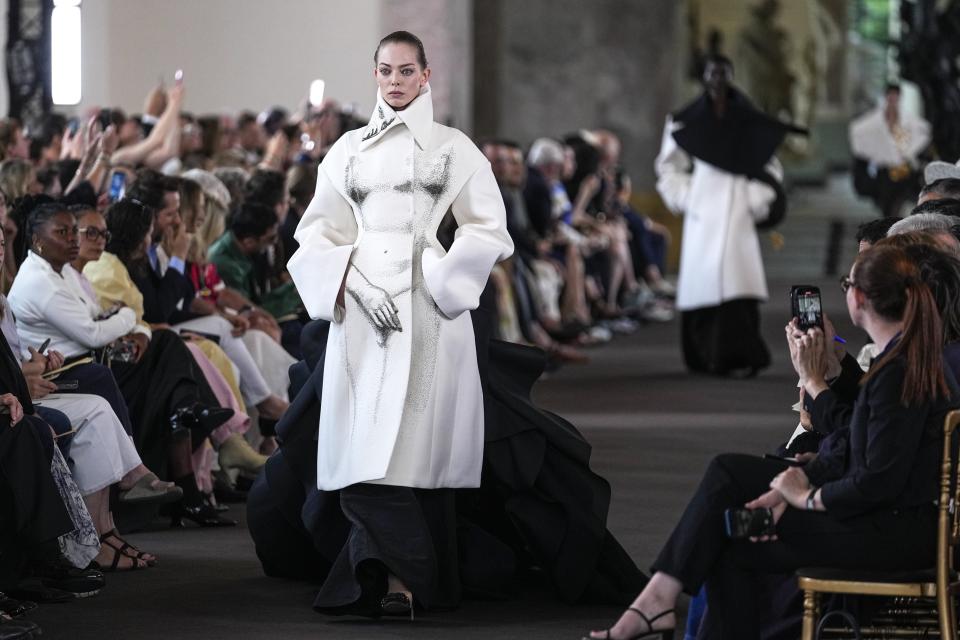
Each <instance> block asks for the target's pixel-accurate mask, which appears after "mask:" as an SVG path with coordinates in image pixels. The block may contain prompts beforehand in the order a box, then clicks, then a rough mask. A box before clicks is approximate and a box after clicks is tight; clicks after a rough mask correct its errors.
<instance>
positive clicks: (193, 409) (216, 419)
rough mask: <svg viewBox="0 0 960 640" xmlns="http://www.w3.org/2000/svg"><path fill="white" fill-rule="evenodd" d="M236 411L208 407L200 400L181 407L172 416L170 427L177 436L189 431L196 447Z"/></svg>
mask: <svg viewBox="0 0 960 640" xmlns="http://www.w3.org/2000/svg"><path fill="white" fill-rule="evenodd" d="M233 414H234V411H233V409H229V408H222V407H207V406H205V405H203V404H201V403H199V402H195V403H193V404H192V405H189V406H186V407H180V408H178V409H177V410H176V411H174V412H173V415H172V416H170V427H171V428H172V430H173V433H174V435H175V436H177V435H180V434H183V433H189V434H190V436H191V440H192V442H193V447H194V448H196V447H197V446H199V445H200V443H202V442H203V441H204V440H206V439H207V438H208V437H209V436H210V434H211V433H213V432H214V430H216V428H217V427H219V426H221V425H222V424H223V423H225V422H226V421H227V420H229V419H230V418H232V417H233Z"/></svg>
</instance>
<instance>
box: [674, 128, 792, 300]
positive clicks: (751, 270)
mask: <svg viewBox="0 0 960 640" xmlns="http://www.w3.org/2000/svg"><path fill="white" fill-rule="evenodd" d="M678 126H680V125H678V124H677V123H674V122H673V120H672V119H671V118H670V117H668V118H667V123H666V127H665V128H664V131H663V141H662V143H661V147H660V154H659V155H658V156H657V159H656V164H655V169H656V173H657V191H658V192H659V193H660V197H661V198H663V201H664V203H665V204H666V205H667V207H668V208H669V209H670V210H671V211H673V212H674V213H676V214H683V216H684V221H683V239H682V241H681V245H680V277H679V280H678V283H677V303H676V304H677V309H679V310H680V311H690V310H693V309H700V308H703V307H714V306H718V305H720V304H721V303H723V302H726V301H728V300H736V299H742V298H748V299H755V300H766V299H767V297H768V293H767V281H766V276H765V274H764V271H763V259H762V257H761V255H760V241H759V238H758V236H757V230H756V227H755V225H756V223H757V222H762V221H763V220H765V219H766V218H767V216H768V215H769V209H770V205H771V204H772V203H773V201H774V200H775V199H776V192H775V191H774V190H773V188H772V187H770V186H769V185H766V184H764V183H762V182H759V181H756V180H749V179H748V178H746V177H744V176H741V175H735V174H732V173H729V172H727V171H724V170H722V169H720V168H718V167H715V166H713V165H711V164H708V163H706V162H704V161H702V160H699V159H697V158H691V157H690V155H689V154H687V153H686V152H685V151H684V150H683V149H681V148H680V147H679V146H678V145H677V143H676V141H675V140H674V139H673V135H672V133H673V131H674V130H675V128H676V127H678ZM767 169H768V170H769V171H771V172H772V173H774V175H776V176H777V177H778V178H780V176H781V175H782V169H781V168H780V165H779V162H777V160H776V158H773V159H772V160H771V162H770V164H768V165H767Z"/></svg>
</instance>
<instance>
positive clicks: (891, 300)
mask: <svg viewBox="0 0 960 640" xmlns="http://www.w3.org/2000/svg"><path fill="white" fill-rule="evenodd" d="M843 286H844V289H845V290H846V297H847V307H848V310H849V312H850V315H851V320H852V321H853V322H854V324H855V325H857V326H860V327H861V328H863V329H865V330H866V331H867V333H868V334H869V335H870V337H871V338H872V339H873V341H874V342H875V343H877V344H878V345H880V346H881V349H882V351H881V355H880V357H879V358H878V359H877V360H876V361H874V363H873V365H872V366H871V368H870V371H869V372H868V373H867V375H866V376H865V377H864V379H863V382H862V384H861V386H860V391H859V394H858V396H857V399H856V402H855V404H854V406H853V409H852V412H851V413H850V416H851V419H850V422H849V436H848V440H847V444H846V448H845V451H844V452H843V453H845V455H843V456H842V457H841V458H840V459H841V460H842V465H841V466H840V467H839V468H830V466H829V465H816V464H815V463H816V462H817V460H819V458H820V456H819V455H818V458H817V460H814V461H811V462H810V463H808V464H807V465H806V466H805V467H787V466H786V465H784V464H783V463H780V462H778V461H772V460H765V459H762V458H756V457H753V456H748V455H734V454H728V455H723V456H719V457H718V458H716V459H714V461H713V462H712V463H711V465H710V467H709V468H708V470H707V472H706V475H705V476H704V479H703V481H702V483H701V485H700V488H699V489H698V490H697V493H696V494H695V496H694V498H693V499H692V501H691V502H690V503H689V505H688V507H687V509H686V511H685V513H684V514H683V516H682V517H681V519H680V522H679V523H678V525H677V527H676V529H675V530H674V532H673V534H672V535H671V537H670V539H669V541H668V543H667V545H666V546H665V547H664V549H663V550H662V551H661V553H660V555H659V557H658V558H657V560H656V561H655V562H654V565H653V567H654V570H655V572H656V573H655V574H654V576H653V577H652V578H651V580H650V582H649V583H648V585H647V586H646V587H645V588H644V590H643V591H642V592H641V593H640V595H639V596H638V597H637V599H636V600H635V601H634V603H633V605H632V607H631V608H630V610H628V611H627V612H625V613H624V614H623V616H622V617H621V618H620V620H618V621H617V623H616V625H615V626H614V627H613V628H611V629H610V633H609V635H607V636H605V635H603V634H604V633H605V632H593V633H592V634H591V635H592V637H596V638H603V637H611V638H629V637H635V636H638V635H640V634H643V633H649V634H650V635H653V634H652V633H650V632H651V631H654V632H655V631H659V630H667V629H672V628H673V627H674V625H675V623H676V620H675V616H674V613H673V606H674V605H675V603H676V599H677V597H678V596H679V594H680V591H681V590H685V591H687V592H688V593H696V591H697V590H699V588H700V586H701V585H703V584H705V585H706V590H707V600H708V613H707V619H706V620H705V622H704V625H705V628H706V629H707V630H709V632H710V633H711V634H714V635H715V636H716V637H720V638H730V639H731V640H732V639H737V640H743V639H749V638H759V637H760V635H759V629H758V625H759V620H760V618H761V617H762V616H763V613H764V612H763V611H758V610H757V602H758V601H759V600H758V598H759V595H760V594H759V593H757V592H756V591H755V589H754V585H756V584H757V578H759V577H762V576H764V575H768V574H771V573H780V574H782V573H790V572H792V571H794V570H796V569H797V568H799V567H802V566H805V565H810V564H814V565H818V566H835V567H841V568H851V569H874V568H877V569H879V568H883V569H888V570H889V569H894V570H895V569H903V570H913V569H922V568H927V567H929V566H931V565H932V564H933V561H934V558H935V556H936V549H935V544H934V541H935V533H936V523H937V507H936V504H935V500H936V497H937V493H938V477H937V476H938V469H939V464H938V462H939V460H940V456H941V451H940V449H941V436H940V430H941V427H942V423H943V416H944V415H945V414H946V412H947V411H948V410H949V408H950V407H951V406H952V405H953V403H954V401H955V399H956V392H957V390H956V388H955V387H954V385H953V380H952V376H948V375H947V374H946V372H945V369H944V365H943V356H942V353H943V345H942V339H943V329H942V324H941V322H940V317H939V314H938V313H937V308H936V302H935V300H934V298H933V295H932V293H931V291H930V288H929V287H928V286H927V285H926V283H925V282H924V281H923V280H922V278H921V273H920V271H919V269H918V268H917V266H916V265H915V264H914V263H913V262H911V260H910V258H909V256H908V255H907V254H906V253H905V252H904V251H903V250H902V249H899V248H897V247H893V246H877V247H873V248H871V249H868V250H867V251H865V252H864V253H862V254H860V255H859V256H858V258H857V260H856V262H855V264H854V266H853V268H852V269H851V271H850V275H849V276H848V278H846V279H845V280H844V285H843ZM824 348H825V347H824V334H823V332H822V331H820V330H819V329H811V330H810V331H809V332H807V333H806V334H804V335H803V336H802V337H800V338H797V339H796V349H797V354H798V355H797V362H798V365H799V367H798V368H799V369H800V372H801V379H802V384H803V387H804V390H805V392H806V394H807V395H808V396H809V398H810V401H811V402H812V404H813V407H814V412H813V413H814V415H816V413H817V412H818V411H821V410H823V409H824V408H825V407H826V406H827V405H830V404H832V403H833V392H832V391H831V390H830V389H829V388H828V387H827V385H826V382H825V379H824V377H825V374H826V371H825V364H824V358H823V357H822V355H820V354H821V353H822V351H823V349H824ZM868 443H870V446H869V447H868V446H867V444H868ZM820 455H822V454H820ZM758 496H759V497H758ZM744 503H746V507H747V508H750V509H756V508H770V509H772V510H773V515H774V521H775V523H776V538H775V539H769V540H764V541H759V542H756V543H753V542H749V541H741V540H731V539H729V538H727V537H726V535H725V534H724V532H723V527H722V526H721V520H722V518H723V512H724V511H725V510H726V509H728V508H740V507H742V506H743V505H744ZM824 540H829V544H825V543H824V542H823V541H824Z"/></svg>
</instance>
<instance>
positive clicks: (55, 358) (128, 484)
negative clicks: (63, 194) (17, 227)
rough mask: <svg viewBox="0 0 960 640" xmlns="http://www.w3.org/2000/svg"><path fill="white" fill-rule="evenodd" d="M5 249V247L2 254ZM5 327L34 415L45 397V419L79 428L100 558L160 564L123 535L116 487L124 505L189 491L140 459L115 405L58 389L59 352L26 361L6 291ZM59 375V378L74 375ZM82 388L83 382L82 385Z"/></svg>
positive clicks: (76, 472) (74, 466)
mask: <svg viewBox="0 0 960 640" xmlns="http://www.w3.org/2000/svg"><path fill="white" fill-rule="evenodd" d="M3 251H4V248H3V246H2V245H0V255H2V254H3ZM0 318H2V320H0V329H2V333H3V337H4V340H6V342H7V344H8V345H9V348H10V355H11V356H12V360H13V362H14V363H18V364H19V365H20V367H21V369H22V372H21V373H22V376H23V377H24V381H25V383H26V388H27V390H28V393H29V396H28V397H23V398H19V400H20V401H21V404H22V405H23V406H24V407H25V409H26V410H27V413H28V414H30V413H32V412H33V406H32V403H31V401H32V400H41V399H42V400H43V406H37V407H36V413H37V414H38V415H39V417H40V418H42V419H45V420H47V421H49V415H48V413H49V412H50V411H51V410H53V411H57V412H61V413H63V414H64V415H65V416H66V418H67V419H68V420H69V423H70V425H71V426H72V427H73V430H74V431H75V432H76V433H74V434H73V435H72V436H71V438H70V448H69V455H68V459H69V462H70V470H71V472H72V475H73V479H74V481H75V482H76V485H77V488H78V489H79V491H80V494H81V495H82V496H83V500H84V503H85V504H86V506H87V511H89V513H90V515H91V517H92V519H93V524H94V526H95V527H96V530H97V535H98V536H99V538H100V543H101V545H102V547H101V549H100V553H99V555H98V556H97V557H96V560H97V562H98V563H99V564H100V565H101V566H102V567H105V568H106V570H107V571H118V570H129V569H137V568H142V567H145V566H147V564H148V563H149V564H155V563H156V558H155V557H154V556H152V555H150V554H145V553H141V552H140V551H138V550H136V549H135V548H134V547H132V546H131V545H129V544H128V543H127V542H125V541H124V540H123V539H122V538H120V536H119V534H118V533H117V530H116V527H115V526H114V524H113V515H112V513H111V510H110V493H109V492H110V487H111V486H112V485H114V484H118V485H119V488H120V490H121V493H120V497H119V500H120V502H121V503H142V502H171V501H176V500H179V499H180V498H181V497H182V496H183V492H182V491H181V490H180V489H179V488H177V487H175V486H173V485H172V484H170V483H166V482H161V481H160V480H159V479H158V478H157V476H156V475H155V474H153V473H152V472H150V470H149V469H147V468H146V467H145V466H144V465H143V463H142V462H141V460H140V456H139V455H138V454H137V451H136V449H135V448H134V445H133V441H132V440H131V439H130V437H129V436H128V435H127V433H126V431H125V430H124V425H123V424H122V423H121V422H120V420H119V419H118V418H117V415H116V414H115V413H114V411H113V409H111V407H110V404H109V403H108V402H107V401H106V400H104V399H103V398H101V397H99V396H97V395H88V394H80V393H57V384H56V383H55V382H52V381H50V380H47V379H45V378H44V377H43V374H45V373H51V372H53V371H55V370H56V369H57V368H58V367H59V366H60V365H62V364H63V356H62V355H61V354H59V353H58V352H56V351H49V352H48V354H47V355H43V354H40V353H38V352H37V351H36V350H35V349H33V348H32V347H31V348H30V349H29V351H30V354H31V358H30V360H23V352H24V350H23V349H22V347H21V344H20V337H19V336H18V335H17V329H16V324H15V322H14V319H13V314H12V313H11V311H10V309H9V308H8V306H7V300H6V298H5V297H4V296H3V295H2V294H0ZM73 375H76V374H74V373H73V372H71V373H70V374H69V376H68V375H61V376H58V377H57V381H61V380H65V379H66V378H67V377H72V376H73ZM78 386H79V385H78Z"/></svg>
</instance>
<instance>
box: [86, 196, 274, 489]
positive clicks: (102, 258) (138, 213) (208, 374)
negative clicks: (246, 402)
mask: <svg viewBox="0 0 960 640" xmlns="http://www.w3.org/2000/svg"><path fill="white" fill-rule="evenodd" d="M108 213H110V214H111V215H112V216H114V217H119V216H123V215H131V216H135V217H137V218H139V219H141V220H142V221H143V225H144V227H143V229H142V230H134V231H133V232H132V233H131V234H130V235H129V236H119V237H118V241H119V240H121V239H122V238H123V237H130V238H137V237H140V238H142V237H143V236H145V235H146V234H147V233H148V230H149V225H150V215H149V214H148V213H146V212H144V211H143V207H141V206H140V205H138V204H135V203H133V202H126V201H121V202H120V203H116V204H114V205H113V206H111V208H110V209H109V210H108ZM77 223H78V225H79V229H78V230H79V231H80V251H79V253H78V255H77V258H76V259H75V260H73V261H72V262H71V266H72V267H73V268H74V269H75V270H76V271H77V273H78V274H80V283H81V284H82V285H89V288H90V291H89V293H90V295H91V297H93V298H97V299H99V300H100V303H101V305H102V306H104V307H106V308H110V307H111V306H112V305H114V304H117V303H122V304H124V305H126V306H127V307H129V308H131V309H133V310H134V313H135V314H136V316H137V326H138V327H139V330H140V331H142V332H144V333H147V332H150V331H151V329H150V327H149V325H148V324H147V323H145V322H144V320H143V297H142V295H141V294H140V291H139V290H138V289H137V288H136V286H135V285H134V284H133V281H132V280H131V279H130V277H129V274H128V272H127V270H126V268H125V267H124V266H123V265H122V263H121V261H120V259H119V258H117V254H112V253H111V254H107V253H106V251H105V249H106V247H107V244H108V243H111V245H112V246H111V248H112V249H113V250H114V251H117V252H119V253H120V254H124V253H125V250H124V247H123V246H122V242H118V243H113V235H112V233H111V231H110V229H108V228H107V221H106V220H105V219H104V217H103V215H101V214H100V213H98V212H97V211H94V210H87V211H85V212H84V213H83V214H82V215H81V216H79V218H78V219H77ZM88 265H89V268H88ZM88 273H89V274H90V275H91V276H93V282H90V281H89V280H88V279H87V278H86V276H87V274H88ZM185 344H186V346H187V348H188V349H189V350H190V352H191V355H192V356H193V359H194V361H195V362H196V364H197V365H198V366H199V367H200V370H201V371H202V372H203V377H204V380H206V382H207V384H208V385H209V387H210V390H211V391H212V392H213V394H214V396H215V397H216V401H217V403H218V404H219V405H220V406H222V407H226V408H229V409H232V410H233V412H234V414H233V417H231V418H230V419H229V420H227V421H226V422H224V423H223V424H222V425H221V426H219V427H217V428H216V429H214V430H213V432H211V434H210V440H211V442H212V443H213V445H214V446H215V447H216V448H217V450H218V452H219V456H220V458H219V459H220V466H221V468H223V469H225V470H226V469H230V468H234V467H237V468H241V469H244V470H247V471H251V472H254V473H255V472H256V471H257V470H259V468H260V467H261V466H263V463H264V459H263V457H262V456H259V455H258V454H256V453H254V452H253V451H252V450H251V449H250V445H249V444H248V443H247V441H246V440H244V438H243V436H242V434H243V433H244V432H246V430H247V429H248V428H249V426H250V419H249V417H248V416H247V415H246V409H245V408H244V406H243V404H242V399H241V394H240V389H239V387H238V385H237V382H236V378H235V377H234V375H233V365H232V364H231V363H230V361H229V360H228V359H227V358H226V355H225V354H224V353H223V351H221V350H220V349H219V348H217V347H216V346H214V345H212V344H208V343H206V341H202V344H201V343H198V342H197V341H193V340H188V341H187V342H185ZM204 347H208V348H206V349H204ZM217 358H219V360H218V362H220V361H221V360H222V362H220V366H216V365H214V364H213V362H212V360H213V359H217ZM223 372H226V373H223ZM195 444H197V445H199V444H200V443H199V442H197V443H195ZM206 451H207V449H205V448H202V447H197V446H195V447H194V468H195V469H203V468H205V467H204V465H205V463H206ZM197 482H198V484H199V485H200V489H201V491H203V492H204V493H210V492H211V491H212V488H213V486H212V480H211V479H210V478H209V475H208V474H207V473H198V474H197Z"/></svg>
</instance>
